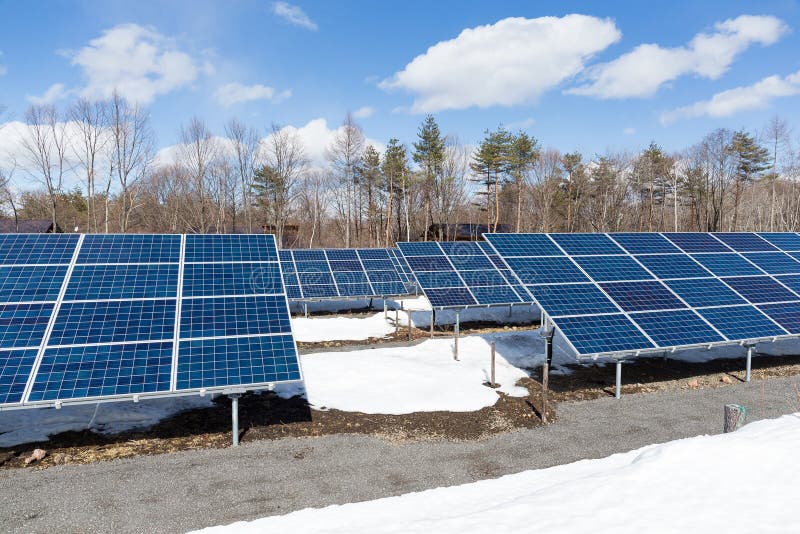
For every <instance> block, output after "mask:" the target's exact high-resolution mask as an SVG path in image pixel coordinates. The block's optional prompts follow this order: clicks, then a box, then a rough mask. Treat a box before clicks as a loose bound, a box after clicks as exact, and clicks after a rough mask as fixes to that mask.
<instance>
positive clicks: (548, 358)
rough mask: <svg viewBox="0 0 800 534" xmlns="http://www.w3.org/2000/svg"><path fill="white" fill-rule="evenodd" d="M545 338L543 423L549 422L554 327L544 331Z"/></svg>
mask: <svg viewBox="0 0 800 534" xmlns="http://www.w3.org/2000/svg"><path fill="white" fill-rule="evenodd" d="M542 337H543V338H544V364H543V365H542V423H545V424H547V397H548V393H549V390H550V364H551V363H552V361H553V329H552V328H546V329H545V330H543V331H542Z"/></svg>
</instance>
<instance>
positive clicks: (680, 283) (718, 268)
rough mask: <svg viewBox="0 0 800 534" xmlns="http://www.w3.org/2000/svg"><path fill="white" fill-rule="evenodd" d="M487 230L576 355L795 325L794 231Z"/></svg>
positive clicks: (765, 332)
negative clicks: (537, 232)
mask: <svg viewBox="0 0 800 534" xmlns="http://www.w3.org/2000/svg"><path fill="white" fill-rule="evenodd" d="M485 238H486V239H487V241H488V242H489V243H491V245H492V246H493V248H494V250H496V251H497V253H498V254H499V255H500V256H501V257H502V258H503V260H504V262H505V263H506V264H507V265H508V266H509V267H510V268H511V270H512V271H513V272H514V274H515V275H516V277H517V279H518V280H519V281H520V282H521V283H522V284H524V285H525V287H526V289H527V290H528V291H529V292H530V294H531V295H532V296H533V298H534V299H535V301H536V302H537V303H538V305H539V306H540V307H541V309H542V310H543V311H544V312H545V313H546V314H547V315H548V316H549V317H550V318H551V319H552V320H553V322H554V324H555V325H556V326H557V328H558V329H559V330H560V331H561V333H562V334H563V335H564V337H565V338H566V339H567V340H568V341H569V342H570V343H571V345H572V346H573V348H574V349H575V351H576V352H577V353H578V354H580V355H597V354H601V353H611V352H635V351H647V350H655V349H671V348H676V347H687V346H694V345H706V344H714V343H725V342H742V341H752V340H758V339H771V338H777V337H784V336H790V335H797V334H800V261H798V260H800V235H798V234H794V233H762V234H755V233H714V234H709V233H663V234H659V233H610V234H487V235H485Z"/></svg>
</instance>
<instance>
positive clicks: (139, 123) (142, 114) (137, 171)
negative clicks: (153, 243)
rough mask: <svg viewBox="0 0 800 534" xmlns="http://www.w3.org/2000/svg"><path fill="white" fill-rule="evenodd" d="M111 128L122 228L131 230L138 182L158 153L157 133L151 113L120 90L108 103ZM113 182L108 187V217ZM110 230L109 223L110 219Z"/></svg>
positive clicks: (111, 147) (112, 168) (112, 158)
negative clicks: (155, 136) (130, 224)
mask: <svg viewBox="0 0 800 534" xmlns="http://www.w3.org/2000/svg"><path fill="white" fill-rule="evenodd" d="M108 106H109V107H108V128H109V136H110V139H109V142H108V148H109V152H110V160H111V164H110V167H109V169H110V172H109V175H110V176H111V177H114V178H116V181H117V183H118V184H119V187H120V190H119V229H120V231H121V232H123V233H125V232H126V231H127V230H128V224H129V222H130V217H131V213H132V212H133V210H134V209H135V208H136V205H135V204H134V202H135V192H136V185H137V183H138V182H139V181H140V180H141V179H142V178H143V177H144V176H145V174H146V173H147V171H148V170H149V168H150V166H151V164H152V163H153V159H154V157H155V154H154V143H155V140H154V138H153V132H152V130H151V129H150V125H149V116H148V113H147V112H146V111H145V110H144V109H143V108H141V107H139V106H138V105H135V104H130V103H129V102H128V101H127V100H125V99H124V98H123V97H122V96H121V95H120V94H119V93H117V92H116V91H115V92H114V94H113V95H112V96H111V100H110V102H109V104H108ZM109 195H110V183H109V184H108V185H107V188H106V210H105V211H106V216H108V202H109V200H110V199H109ZM105 226H106V231H108V220H107V219H106V224H105Z"/></svg>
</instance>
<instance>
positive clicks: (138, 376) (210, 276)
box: [0, 234, 300, 405]
mask: <svg viewBox="0 0 800 534" xmlns="http://www.w3.org/2000/svg"><path fill="white" fill-rule="evenodd" d="M0 299H2V303H0V315H2V318H3V320H2V322H0V403H2V404H5V405H9V404H11V405H37V404H45V405H51V404H54V403H57V402H85V401H90V400H106V399H115V398H126V397H127V398H129V397H132V396H134V395H136V396H139V395H151V396H166V395H170V394H179V393H186V392H190V391H199V390H204V389H209V390H214V389H222V388H226V387H242V388H248V387H251V388H252V387H257V386H260V385H266V384H269V383H274V382H281V381H293V380H300V369H299V365H298V361H297V349H296V347H295V343H294V338H293V336H292V333H291V325H290V323H289V312H288V304H287V301H286V295H285V293H284V289H283V284H282V280H281V274H280V266H279V263H278V259H277V249H276V246H275V240H274V237H273V236H271V235H186V236H181V235H144V234H127V235H78V234H48V235H24V234H8V235H4V236H0Z"/></svg>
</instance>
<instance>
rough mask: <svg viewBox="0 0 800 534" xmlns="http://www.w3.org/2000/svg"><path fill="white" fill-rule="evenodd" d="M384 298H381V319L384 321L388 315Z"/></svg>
mask: <svg viewBox="0 0 800 534" xmlns="http://www.w3.org/2000/svg"><path fill="white" fill-rule="evenodd" d="M387 313H388V312H387V309H386V299H383V320H384V321H385V320H386V319H387V318H388V317H389V316H388V315H387Z"/></svg>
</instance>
